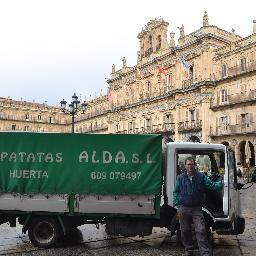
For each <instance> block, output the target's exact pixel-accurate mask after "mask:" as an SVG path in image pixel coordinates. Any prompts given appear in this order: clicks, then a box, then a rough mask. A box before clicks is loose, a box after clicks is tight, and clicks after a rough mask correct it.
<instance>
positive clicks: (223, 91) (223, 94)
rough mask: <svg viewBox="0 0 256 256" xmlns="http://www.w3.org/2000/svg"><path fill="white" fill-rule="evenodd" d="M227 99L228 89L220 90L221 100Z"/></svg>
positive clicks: (225, 100)
mask: <svg viewBox="0 0 256 256" xmlns="http://www.w3.org/2000/svg"><path fill="white" fill-rule="evenodd" d="M227 101H228V91H227V89H222V90H221V102H227Z"/></svg>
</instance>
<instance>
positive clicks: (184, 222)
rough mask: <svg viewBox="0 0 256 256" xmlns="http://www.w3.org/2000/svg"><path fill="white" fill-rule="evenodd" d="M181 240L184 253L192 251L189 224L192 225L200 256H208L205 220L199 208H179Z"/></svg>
mask: <svg viewBox="0 0 256 256" xmlns="http://www.w3.org/2000/svg"><path fill="white" fill-rule="evenodd" d="M178 212H179V214H180V218H179V222H180V230H181V239H182V242H183V245H184V247H185V250H186V251H191V250H192V249H193V240H192V230H191V224H192V222H193V223H194V227H195V233H196V239H197V243H198V247H199V250H200V254H201V256H210V255H211V254H210V249H209V243H208V238H207V233H206V228H205V220H204V216H203V211H202V207H201V206H182V205H181V206H180V207H179V209H178Z"/></svg>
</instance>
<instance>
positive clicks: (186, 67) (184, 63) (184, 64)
mask: <svg viewBox="0 0 256 256" xmlns="http://www.w3.org/2000/svg"><path fill="white" fill-rule="evenodd" d="M180 61H181V64H182V66H183V67H184V68H185V69H186V70H188V69H189V64H188V63H187V62H186V60H185V57H184V56H183V55H182V56H180Z"/></svg>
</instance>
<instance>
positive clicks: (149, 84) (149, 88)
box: [146, 81, 151, 98]
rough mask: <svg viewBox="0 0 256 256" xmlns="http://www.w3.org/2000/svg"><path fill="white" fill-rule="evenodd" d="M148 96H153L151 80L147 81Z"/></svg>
mask: <svg viewBox="0 0 256 256" xmlns="http://www.w3.org/2000/svg"><path fill="white" fill-rule="evenodd" d="M146 97H147V98H150V97H151V83H150V81H147V93H146Z"/></svg>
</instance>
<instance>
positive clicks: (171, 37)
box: [170, 31, 175, 48]
mask: <svg viewBox="0 0 256 256" xmlns="http://www.w3.org/2000/svg"><path fill="white" fill-rule="evenodd" d="M174 35H175V33H174V32H173V31H172V32H171V33H170V47H171V48H174V47H175V40H174Z"/></svg>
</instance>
